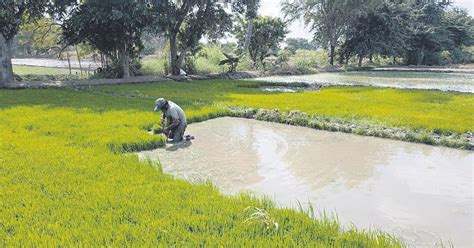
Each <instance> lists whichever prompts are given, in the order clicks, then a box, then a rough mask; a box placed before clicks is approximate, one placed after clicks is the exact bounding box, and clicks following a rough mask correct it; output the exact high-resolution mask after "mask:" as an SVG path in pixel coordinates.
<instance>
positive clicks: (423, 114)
mask: <svg viewBox="0 0 474 248" xmlns="http://www.w3.org/2000/svg"><path fill="white" fill-rule="evenodd" d="M261 84H262V83H258V82H247V81H199V82H193V83H188V82H164V83H159V84H139V85H122V86H98V87H93V88H92V90H93V91H100V92H105V93H118V94H123V95H127V94H128V95H136V96H141V97H149V98H153V97H158V96H163V97H168V98H170V99H173V100H175V101H177V102H179V103H182V104H186V105H190V106H208V105H210V104H221V105H228V106H235V105H238V106H245V107H253V108H264V109H279V110H281V111H291V110H299V111H303V112H306V113H308V114H315V115H319V116H326V117H331V118H336V119H341V120H346V121H352V122H358V123H360V122H363V123H365V122H366V123H370V124H377V125H382V126H387V127H401V128H407V129H415V130H416V129H424V130H429V131H438V132H439V131H442V132H444V131H445V132H457V133H464V132H467V131H473V130H474V119H473V117H472V116H473V113H474V95H472V94H468V93H454V92H441V91H427V90H402V89H389V88H372V87H332V88H326V89H323V90H322V91H320V92H300V93H265V92H262V91H261V90H259V89H258V88H256V86H258V85H261Z"/></svg>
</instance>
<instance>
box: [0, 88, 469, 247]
mask: <svg viewBox="0 0 474 248" xmlns="http://www.w3.org/2000/svg"><path fill="white" fill-rule="evenodd" d="M260 84H261V83H258V82H247V81H225V80H224V81H223V80H220V81H199V82H191V83H189V82H160V83H149V84H137V85H122V86H97V87H82V88H61V89H34V90H33V89H29V90H4V89H2V90H0V120H1V121H0V182H1V183H0V194H1V195H0V199H1V200H0V245H1V246H2V247H9V246H189V247H195V246H259V247H260V246H282V247H292V246H305V247H403V246H404V244H403V243H402V242H401V241H399V240H398V239H397V238H396V237H393V236H391V235H390V234H386V233H383V232H381V231H377V230H373V231H370V230H367V231H364V230H358V229H356V227H341V225H340V224H339V223H338V221H337V219H335V218H331V217H328V216H327V215H324V214H322V215H321V216H320V215H319V214H315V213H314V211H313V210H312V209H311V208H310V209H309V210H303V209H301V210H294V209H284V208H278V207H276V206H275V204H274V203H272V201H270V200H268V199H266V198H263V199H262V198H256V197H253V196H251V195H239V196H224V195H222V194H221V193H220V192H219V191H218V190H217V189H216V187H215V186H213V185H212V184H211V183H209V182H202V183H198V184H191V183H190V182H186V181H183V180H179V179H176V178H173V177H171V176H169V175H166V174H164V173H162V172H161V170H160V169H159V168H160V165H159V164H154V163H153V162H140V161H139V159H138V157H137V156H135V155H129V154H130V153H132V152H137V151H141V150H150V149H154V148H158V147H161V146H163V145H164V140H163V138H162V137H161V136H153V135H150V134H148V131H149V130H151V128H152V127H153V126H154V125H157V123H159V119H160V116H159V115H156V114H154V113H152V110H153V108H154V99H155V98H156V97H158V96H162V97H167V98H169V99H172V100H173V101H175V102H177V103H178V104H180V105H181V106H182V107H183V108H184V109H185V111H186V112H187V115H188V116H189V117H190V118H189V119H190V121H191V122H196V121H202V120H206V119H210V118H215V117H219V116H225V115H227V114H228V110H227V108H226V107H227V106H245V107H258V108H266V109H273V108H276V109H280V110H282V111H289V110H300V111H304V112H307V113H311V114H315V115H321V116H328V117H331V118H338V119H343V120H348V121H355V122H368V123H377V124H381V125H386V126H400V127H404V128H408V129H426V130H441V131H443V132H457V133H463V132H467V131H472V130H473V126H474V125H473V119H472V113H473V112H474V97H473V96H472V95H471V94H466V93H453V92H439V91H410V90H401V89H381V88H368V87H333V88H327V89H323V90H322V91H320V92H299V93H276V92H273V93H270V92H262V91H261V90H260V89H259V88H258V86H259V85H260Z"/></svg>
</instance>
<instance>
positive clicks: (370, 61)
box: [369, 54, 374, 64]
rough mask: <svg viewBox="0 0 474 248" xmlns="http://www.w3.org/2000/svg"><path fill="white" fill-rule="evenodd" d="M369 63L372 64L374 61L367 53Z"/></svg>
mask: <svg viewBox="0 0 474 248" xmlns="http://www.w3.org/2000/svg"><path fill="white" fill-rule="evenodd" d="M369 63H371V64H373V63H374V60H373V55H372V54H371V55H369Z"/></svg>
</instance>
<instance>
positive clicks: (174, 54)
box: [170, 33, 180, 76]
mask: <svg viewBox="0 0 474 248" xmlns="http://www.w3.org/2000/svg"><path fill="white" fill-rule="evenodd" d="M176 36H177V34H176V33H171V34H170V62H171V74H172V75H174V76H179V74H180V68H179V66H180V65H178V44H176Z"/></svg>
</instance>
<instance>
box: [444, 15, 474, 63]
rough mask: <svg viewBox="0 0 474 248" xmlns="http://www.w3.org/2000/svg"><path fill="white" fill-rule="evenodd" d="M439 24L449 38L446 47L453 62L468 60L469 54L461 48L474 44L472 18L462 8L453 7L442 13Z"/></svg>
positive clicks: (473, 21)
mask: <svg viewBox="0 0 474 248" xmlns="http://www.w3.org/2000/svg"><path fill="white" fill-rule="evenodd" d="M441 24H442V25H443V26H444V28H445V29H446V30H447V32H448V36H449V39H450V40H451V42H450V43H449V46H448V47H446V49H447V50H448V51H449V52H450V54H451V56H452V57H453V59H454V62H455V63H464V62H469V57H470V55H469V54H468V53H465V52H463V48H464V47H468V46H472V45H474V18H472V17H471V16H470V15H469V13H468V12H467V11H466V10H464V9H459V8H453V9H452V10H449V11H447V12H446V13H445V14H444V15H443V17H442V18H441Z"/></svg>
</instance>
